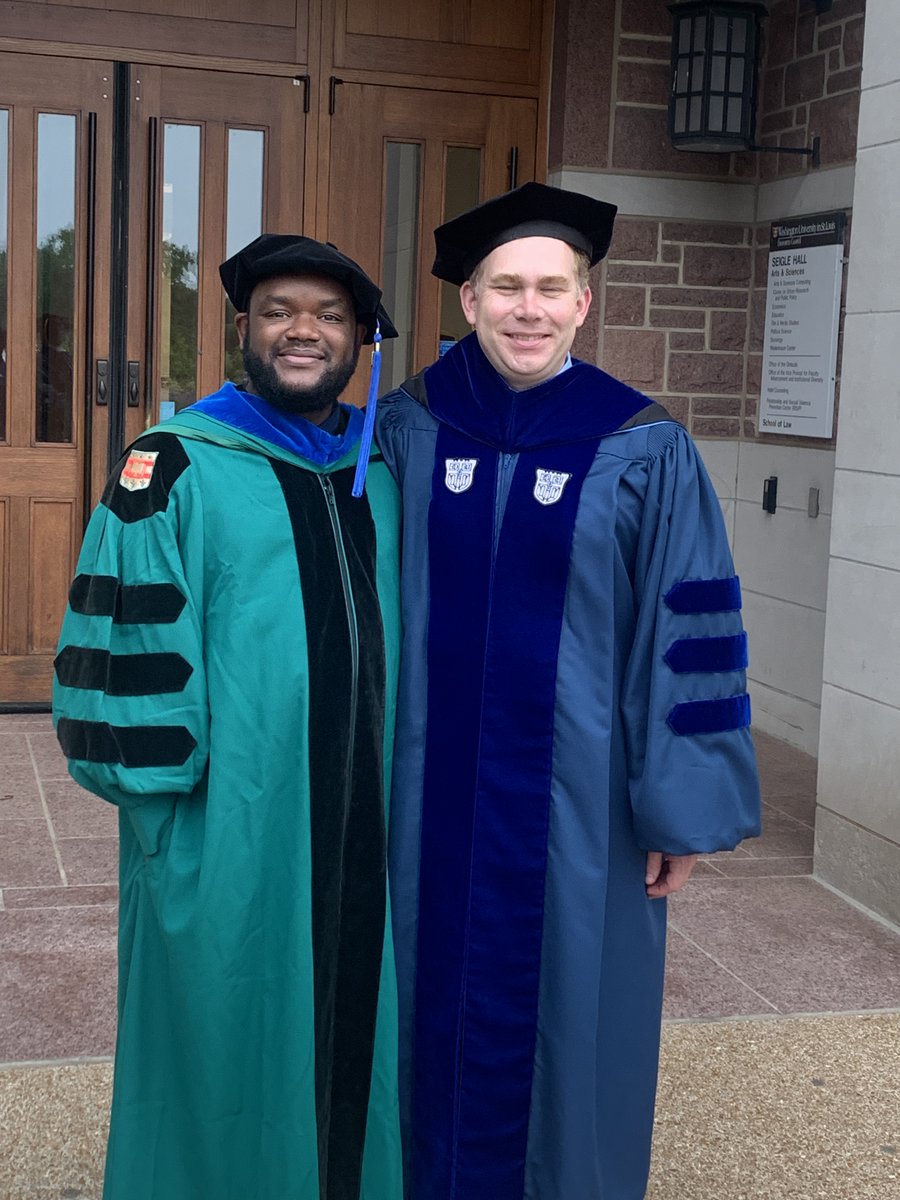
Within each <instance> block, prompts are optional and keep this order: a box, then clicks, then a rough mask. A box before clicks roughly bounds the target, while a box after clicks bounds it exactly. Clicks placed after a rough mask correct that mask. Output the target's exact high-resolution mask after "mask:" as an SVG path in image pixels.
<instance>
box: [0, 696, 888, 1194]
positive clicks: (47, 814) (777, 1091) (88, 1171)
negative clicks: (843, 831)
mask: <svg viewBox="0 0 900 1200" xmlns="http://www.w3.org/2000/svg"><path fill="white" fill-rule="evenodd" d="M757 745H758V749H759V756H760V768H761V772H762V777H763V788H764V795H765V815H764V820H765V832H764V834H763V836H762V837H761V838H759V839H757V840H755V841H753V842H748V843H745V844H744V846H743V847H741V848H740V849H739V850H738V851H736V852H735V853H734V854H730V855H715V856H712V857H711V858H708V859H705V860H704V861H703V862H702V863H701V864H700V867H699V868H698V873H697V875H696V877H695V879H693V880H692V881H691V883H690V885H689V887H688V888H687V889H686V890H685V891H684V892H683V893H682V894H681V895H679V896H677V897H675V898H674V900H673V902H672V904H671V908H670V912H671V919H670V940H669V958H668V971H667V991H666V1008H665V1013H666V1017H667V1024H666V1028H665V1030H664V1051H663V1064H662V1073H661V1080H660V1102H659V1108H658V1132H657V1138H656V1148H655V1154H654V1175H653V1181H652V1184H651V1190H650V1192H649V1193H648V1198H647V1200H763V1198H765V1200H769V1198H772V1200H788V1198H790V1200H819V1198H820V1197H827V1198H828V1200H869V1197H871V1198H872V1200H875V1198H876V1197H877V1200H887V1198H888V1197H890V1196H893V1195H897V1196H898V1197H900V1087H898V1085H897V1083H896V1081H897V1080H898V1079H900V935H898V933H897V932H896V931H894V930H892V929H890V928H888V927H887V926H885V925H884V924H882V923H880V922H877V921H875V920H873V919H872V918H871V917H869V916H867V915H866V914H865V913H863V912H861V911H860V910H858V909H856V908H855V907H853V906H851V905H850V904H848V903H846V902H845V901H843V900H842V899H841V898H840V897H838V896H837V895H835V894H834V893H832V892H830V891H829V890H828V889H826V888H825V887H823V886H822V885H820V884H819V883H817V882H816V881H815V879H813V878H812V876H811V874H810V872H811V870H812V846H813V818H814V807H815V800H814V795H815V762H814V761H813V760H812V759H811V758H809V757H808V756H806V755H804V754H801V753H799V752H798V751H796V750H794V749H792V748H791V747H789V746H786V745H785V744H783V743H781V742H778V741H776V740H775V739H773V738H769V737H766V736H764V735H758V737H757ZM898 886H900V883H898ZM115 906H116V817H115V812H114V811H113V810H112V809H111V808H107V807H106V806H105V805H104V804H103V803H102V802H101V801H99V800H97V799H95V798H94V797H93V796H90V795H89V794H88V793H86V792H83V791H81V789H79V788H78V787H77V786H76V785H75V784H74V783H72V782H71V780H69V779H68V776H67V774H66V770H65V764H64V761H63V758H62V755H61V754H60V752H59V750H58V748H57V746H56V741H55V738H54V736H53V733H52V731H51V729H50V724H49V718H47V717H45V716H15V717H13V716H0V1200H76V1198H83V1200H97V1198H98V1197H99V1179H100V1172H101V1167H102V1146H103V1136H104V1124H105V1120H106V1105H107V1103H108V1089H109V1074H110V1068H109V1063H108V1061H105V1060H108V1058H109V1056H110V1055H111V1053H112V1048H113V1040H114V1032H115V1030H114V1026H115V915H116V914H115ZM89 1059H94V1060H98V1059H99V1060H101V1061H99V1062H98V1061H94V1062H87V1061H85V1060H89ZM51 1063H52V1064H54V1065H52V1066H51V1065H47V1064H51ZM3 1064H6V1065H5V1066H4V1065H3ZM24 1064H28V1065H24ZM198 1200H216V1198H214V1197H202V1198H199V1197H198ZM297 1200H307V1198H305V1197H298V1198H297ZM540 1200H594V1198H592V1197H591V1198H589V1197H541V1198H540ZM604 1200H606V1198H604ZM610 1200H618V1198H610Z"/></svg>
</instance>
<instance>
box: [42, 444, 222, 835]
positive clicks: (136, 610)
mask: <svg viewBox="0 0 900 1200" xmlns="http://www.w3.org/2000/svg"><path fill="white" fill-rule="evenodd" d="M135 456H137V457H135ZM148 475H149V478H148ZM129 482H130V483H131V485H132V486H131V488H129V486H127V485H128V483H129ZM135 484H137V486H134V485H135ZM202 551H203V547H202V510H201V508H200V497H199V489H198V488H197V487H196V484H195V482H194V481H193V480H192V477H191V471H190V462H189V459H188V456H187V453H186V451H185V450H184V448H183V446H182V444H181V442H180V441H179V440H178V439H177V438H175V437H174V436H173V435H172V434H164V435H150V436H149V437H145V438H143V439H141V441H139V442H138V443H137V444H136V446H135V447H134V448H133V449H132V451H131V453H130V454H129V455H128V456H126V458H125V459H123V460H122V462H121V463H120V464H119V466H118V467H117V468H116V470H115V471H114V472H113V475H112V476H111V478H110V481H109V483H108V484H107V487H106V490H105V492H104V494H103V499H102V501H101V503H100V504H99V505H98V507H97V509H96V511H95V512H94V514H93V516H92V517H91V520H90V523H89V525H88V528H87V532H86V534H85V539H84V544H83V546H82V550H81V554H80V556H79V560H78V566H77V571H76V577H75V580H74V582H73V584H72V587H71V589H70V593H69V605H68V608H67V610H66V615H65V619H64V621H63V626H62V633H61V637H60V644H59V653H58V654H57V657H56V661H55V664H54V667H55V678H54V685H53V716H54V724H55V726H56V732H57V736H58V738H59V741H60V744H61V746H62V749H63V752H64V753H65V755H66V757H67V758H68V760H69V771H70V773H71V775H72V776H73V778H74V779H75V780H76V781H77V782H78V783H80V784H81V785H82V786H83V787H85V788H87V789H88V790H89V791H92V792H94V793H95V794H96V795H98V796H100V797H102V798H103V799H105V800H108V801H110V802H111V803H113V804H117V805H120V806H122V807H123V808H125V809H127V810H129V811H131V810H136V809H138V808H143V807H144V806H148V817H149V810H150V808H160V807H161V808H162V809H166V808H167V807H168V808H171V806H172V804H174V798H175V797H177V796H178V795H182V794H185V793H188V792H191V791H192V790H193V789H194V788H195V787H196V786H197V784H198V782H199V780H200V779H201V777H202V776H203V773H204V771H205V767H206V761H207V756H208V746H209V715H208V706H207V694H206V678H205V672H204V660H203V627H202V587H203V570H202V560H203V554H202Z"/></svg>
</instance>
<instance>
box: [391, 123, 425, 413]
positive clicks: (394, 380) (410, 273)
mask: <svg viewBox="0 0 900 1200" xmlns="http://www.w3.org/2000/svg"><path fill="white" fill-rule="evenodd" d="M386 151H387V161H386V163H385V198H384V265H383V269H382V272H381V278H382V280H383V283H382V287H383V290H384V306H385V308H386V309H387V311H388V312H389V313H390V316H391V319H392V320H393V322H394V324H395V325H396V327H397V331H398V333H399V334H400V336H399V337H398V338H392V339H391V340H390V341H385V342H382V351H381V352H382V354H383V355H384V359H383V361H382V364H381V391H382V392H386V391H389V390H390V389H391V388H394V387H397V386H398V385H399V384H401V383H402V382H403V380H404V379H406V378H407V377H408V376H409V375H411V374H412V370H413V366H412V356H413V344H414V335H415V304H416V270H417V266H418V254H417V249H418V238H419V187H420V176H421V152H422V148H421V146H419V145H418V143H416V142H388V143H387V147H386Z"/></svg>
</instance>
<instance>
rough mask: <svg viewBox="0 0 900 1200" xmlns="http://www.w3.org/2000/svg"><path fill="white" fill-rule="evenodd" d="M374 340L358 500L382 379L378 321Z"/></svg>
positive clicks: (357, 476)
mask: <svg viewBox="0 0 900 1200" xmlns="http://www.w3.org/2000/svg"><path fill="white" fill-rule="evenodd" d="M372 341H373V346H372V374H371V375H370V377H369V399H368V401H367V402H366V421H365V424H364V425H363V431H362V437H361V438H360V441H359V458H358V459H357V460H356V474H355V475H354V477H353V495H354V496H355V497H356V498H357V500H358V499H359V498H360V496H361V495H362V494H363V488H364V487H365V483H366V469H367V468H368V465H369V451H370V450H371V449H372V434H373V433H374V432H375V409H376V407H377V405H378V382H379V380H380V379H381V326H380V325H379V324H378V322H377V321H376V322H375V336H374V338H373V339H372Z"/></svg>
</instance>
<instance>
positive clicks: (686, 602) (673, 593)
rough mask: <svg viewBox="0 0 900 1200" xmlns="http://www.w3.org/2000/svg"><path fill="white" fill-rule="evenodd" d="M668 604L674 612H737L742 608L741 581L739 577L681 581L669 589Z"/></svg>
mask: <svg viewBox="0 0 900 1200" xmlns="http://www.w3.org/2000/svg"><path fill="white" fill-rule="evenodd" d="M665 601H666V604H667V605H668V606H669V608H670V609H671V610H672V612H675V613H680V614H684V615H690V614H694V613H714V612H737V611H738V610H739V609H740V607H741V581H740V580H739V579H738V577H737V575H732V576H730V577H729V578H726V579H681V580H679V582H678V583H676V584H674V585H673V586H672V587H670V588H669V590H668V592H666V595H665Z"/></svg>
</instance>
